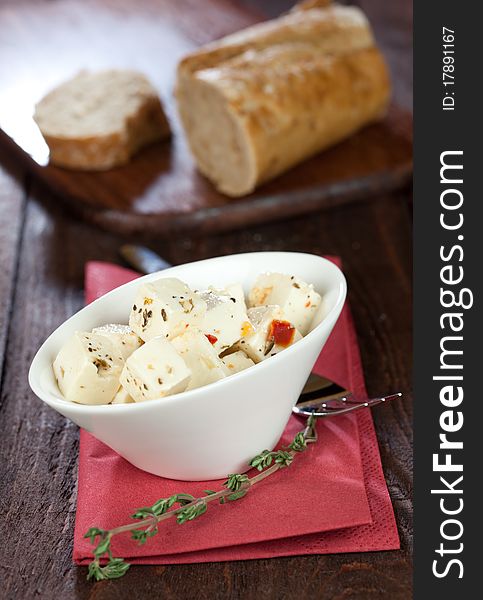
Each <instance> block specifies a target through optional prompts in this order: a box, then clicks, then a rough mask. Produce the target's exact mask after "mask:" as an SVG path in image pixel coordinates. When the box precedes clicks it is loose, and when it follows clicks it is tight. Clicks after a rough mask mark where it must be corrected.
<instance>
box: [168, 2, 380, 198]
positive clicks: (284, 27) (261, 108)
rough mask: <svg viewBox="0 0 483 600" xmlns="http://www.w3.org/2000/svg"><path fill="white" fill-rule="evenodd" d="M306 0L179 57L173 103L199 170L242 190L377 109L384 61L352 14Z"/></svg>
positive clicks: (227, 188)
mask: <svg viewBox="0 0 483 600" xmlns="http://www.w3.org/2000/svg"><path fill="white" fill-rule="evenodd" d="M321 4H322V5H323V4H325V3H324V2H322V1H321V0H318V2H316V1H315V2H314V1H312V2H306V3H305V4H304V5H303V6H302V7H301V9H300V10H295V11H293V12H291V13H289V14H287V15H284V16H282V17H280V18H278V19H274V20H272V21H268V22H266V23H262V24H260V25H255V26H253V27H250V28H248V29H246V30H244V31H240V32H238V33H236V34H234V35H230V36H228V37H226V38H223V39H221V40H219V41H218V42H215V43H213V44H210V45H208V46H206V47H204V48H202V49H200V50H198V51H197V52H194V53H193V54H191V55H189V56H187V57H185V58H184V59H183V60H182V61H181V63H180V64H179V66H178V76H177V99H178V106H179V112H180V115H181V120H182V122H183V125H184V128H185V131H186V134H187V137H188V141H189V144H190V148H191V151H192V153H193V155H194V157H195V159H196V161H197V164H198V168H199V170H200V171H201V172H202V173H203V174H204V175H205V176H206V177H208V178H209V179H210V180H211V181H212V182H213V183H214V184H215V186H216V187H217V188H218V189H219V190H220V191H221V192H223V193H225V194H227V195H228V196H242V195H244V194H248V193H250V192H252V191H253V190H254V189H255V187H256V186H257V185H258V184H260V183H262V182H264V181H267V180H269V179H271V178H273V177H275V176H276V175H278V174H280V173H282V172H283V171H285V170H287V169H289V168H290V167H291V166H293V165H295V164H297V163H299V162H300V161H302V160H304V159H305V158H307V157H309V156H311V155H313V154H315V153H317V152H319V151H320V150H322V149H324V148H327V147H328V146H330V145H332V144H335V143H336V142H338V141H340V140H342V139H344V138H346V137H347V136H349V135H351V134H352V133H354V132H355V131H357V130H358V129H360V128H361V127H363V126H364V125H365V124H367V123H370V122H371V121H375V120H377V119H380V118H381V117H382V116H383V115H384V114H385V111H386V107H387V104H388V100H389V94H390V83H389V77H388V72H387V69H386V65H385V63H384V60H383V57H382V55H381V53H380V51H379V50H378V49H377V47H376V46H375V43H374V39H373V36H372V32H371V29H370V26H369V23H368V22H367V19H366V18H365V16H364V14H363V13H362V11H361V10H360V9H358V8H356V7H346V6H338V5H329V6H327V7H325V6H322V7H320V5H321Z"/></svg>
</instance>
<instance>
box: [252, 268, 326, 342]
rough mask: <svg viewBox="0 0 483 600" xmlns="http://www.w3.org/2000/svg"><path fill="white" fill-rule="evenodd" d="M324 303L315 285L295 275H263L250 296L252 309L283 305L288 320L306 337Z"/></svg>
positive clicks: (257, 280)
mask: <svg viewBox="0 0 483 600" xmlns="http://www.w3.org/2000/svg"><path fill="white" fill-rule="evenodd" d="M321 300H322V298H321V297H320V295H319V294H318V293H317V292H316V291H315V290H314V286H313V285H312V284H307V283H305V282H304V281H302V280H301V279H300V278H299V277H295V276H294V275H292V276H291V275H283V274H281V273H263V274H262V275H259V276H258V277H257V279H256V281H255V283H254V285H253V287H252V289H251V290H250V293H249V295H248V305H249V306H250V307H253V306H263V305H267V304H276V305H278V306H280V308H281V309H282V310H283V312H284V313H285V318H286V319H287V320H288V321H290V322H291V323H293V324H294V325H295V327H296V328H297V329H298V331H299V332H300V333H301V334H302V335H306V334H307V333H308V331H309V330H310V325H311V323H312V320H313V318H314V316H315V313H316V312H317V309H318V307H319V306H320V303H321Z"/></svg>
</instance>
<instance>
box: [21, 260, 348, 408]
mask: <svg viewBox="0 0 483 600" xmlns="http://www.w3.org/2000/svg"><path fill="white" fill-rule="evenodd" d="M255 254H256V255H259V256H262V255H270V256H275V255H279V256H280V258H282V257H283V256H292V257H293V256H295V257H297V258H299V257H300V258H303V257H306V258H309V257H310V258H311V259H314V258H315V259H318V260H320V261H321V263H325V265H326V267H328V268H329V270H332V271H333V273H334V274H335V275H336V277H337V282H336V286H337V290H338V295H337V299H336V301H335V303H334V306H333V307H332V308H331V310H330V311H329V312H328V313H327V314H326V315H325V316H324V318H323V319H322V320H321V322H320V323H319V324H318V325H317V326H316V327H315V328H314V329H313V330H312V331H309V333H307V334H306V335H305V336H303V338H302V339H301V340H299V341H298V342H297V343H296V344H293V345H292V346H290V347H288V348H286V349H285V350H284V351H283V352H280V353H278V354H276V355H275V356H273V357H270V360H266V361H262V362H260V363H256V364H255V365H254V366H253V367H250V368H249V369H244V370H243V371H240V372H238V373H234V374H233V375H230V376H229V377H225V378H224V379H220V380H218V381H215V382H213V383H210V384H208V385H206V386H202V387H199V388H195V389H192V390H188V391H184V392H180V393H178V394H172V395H170V396H164V397H161V398H155V399H153V400H147V401H145V402H133V403H128V404H79V403H76V402H70V401H68V400H65V399H62V398H56V397H55V396H53V395H52V394H51V393H50V392H48V391H46V390H45V389H44V388H43V387H42V385H41V384H40V374H41V372H42V371H40V367H37V363H38V362H39V361H40V360H41V358H42V354H43V353H44V352H45V347H46V346H47V345H48V343H49V341H50V339H51V337H52V336H54V335H55V334H56V332H57V331H58V330H59V329H60V328H61V327H63V326H64V325H65V324H66V323H68V322H69V321H70V320H72V319H74V318H75V317H76V316H77V315H78V314H79V313H80V312H82V311H84V310H89V309H92V307H93V306H94V305H95V304H96V303H99V302H102V303H105V302H106V301H108V299H109V296H111V295H113V294H115V293H119V291H120V290H121V289H123V288H124V287H128V286H132V287H134V284H135V282H137V283H138V284H141V283H142V282H143V281H144V280H148V279H153V278H155V276H156V275H161V276H162V275H163V274H166V276H167V277H169V276H170V273H171V271H172V270H173V269H176V268H178V267H185V266H186V267H189V266H192V265H202V264H203V263H209V262H215V261H220V262H221V261H222V260H226V259H231V258H243V257H247V256H250V257H253V255H255ZM262 272H263V271H260V273H262ZM309 283H310V282H309ZM334 287H335V286H334ZM346 294H347V282H346V278H345V276H344V274H343V272H342V270H341V269H340V268H339V267H338V266H337V265H336V264H335V263H333V262H332V261H330V260H328V259H327V258H324V257H323V256H319V255H317V254H310V253H308V252H279V251H261V252H242V253H237V254H226V255H221V256H214V257H211V258H206V259H202V260H197V261H192V262H189V263H182V264H180V265H173V266H172V267H170V268H168V269H164V270H162V271H156V272H155V273H149V274H147V275H144V276H141V277H139V278H136V279H134V280H132V281H128V282H126V283H124V284H122V285H120V286H118V287H116V288H114V289H113V290H110V291H109V292H107V293H106V294H104V295H102V296H101V297H99V298H96V299H95V300H94V301H93V302H91V303H90V304H87V305H85V306H83V307H82V308H81V309H79V310H78V311H77V312H75V313H74V314H73V315H71V316H70V317H69V318H68V319H66V320H65V321H63V322H62V323H61V324H60V325H59V326H58V327H56V328H55V329H54V330H53V331H52V332H51V333H50V334H49V336H48V337H47V338H46V339H45V340H44V342H43V343H42V345H41V346H40V348H39V349H38V350H37V352H36V353H35V355H34V358H33V359H32V362H31V364H30V368H29V373H28V382H29V385H30V388H31V390H32V391H33V392H34V394H35V395H36V396H37V397H38V398H39V399H40V400H42V402H45V403H46V404H48V405H49V406H51V407H53V408H55V409H56V410H59V411H60V412H62V407H68V409H69V412H76V413H83V414H87V413H92V414H94V413H96V414H103V413H106V414H108V413H112V411H127V412H129V411H138V412H139V411H141V410H148V409H149V408H155V407H156V406H160V405H168V404H172V403H173V402H181V401H183V400H185V399H188V400H191V399H192V398H193V397H195V396H196V395H197V394H199V395H202V394H206V393H207V391H208V390H214V389H215V386H216V388H217V389H218V388H220V387H222V386H225V385H229V384H230V382H233V381H235V380H236V381H238V382H241V381H242V380H243V378H244V377H247V376H250V375H251V374H252V373H253V370H254V369H258V370H257V372H258V373H259V372H260V369H262V368H270V365H272V366H273V365H276V364H278V362H279V361H280V360H286V359H288V358H289V357H290V356H291V355H292V353H293V352H297V351H298V350H299V349H301V348H302V347H304V346H305V345H306V344H307V343H309V342H310V340H311V339H313V336H314V335H315V334H316V332H318V331H320V329H321V328H322V327H323V325H324V323H326V322H327V321H328V320H329V319H330V318H331V317H332V318H333V317H334V315H335V314H337V313H340V312H341V310H342V308H343V305H344V302H345V299H346ZM336 319H337V317H336ZM37 371H38V372H37ZM46 397H47V398H48V400H46Z"/></svg>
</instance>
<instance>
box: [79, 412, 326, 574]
mask: <svg viewBox="0 0 483 600" xmlns="http://www.w3.org/2000/svg"><path fill="white" fill-rule="evenodd" d="M316 441H317V432H316V430H315V417H314V416H311V417H309V418H308V420H307V425H306V427H305V428H304V429H303V430H302V431H299V432H298V433H297V435H296V436H295V437H294V439H293V440H292V442H291V444H289V446H287V447H286V448H282V449H280V450H275V451H273V452H270V451H269V450H264V451H263V452H261V453H260V454H258V455H257V456H255V457H254V458H253V459H252V460H251V461H250V463H249V465H250V467H252V468H254V469H257V471H258V473H257V474H256V475H254V476H253V477H249V476H248V475H247V474H246V473H241V474H240V473H233V474H231V475H228V478H227V480H226V481H225V482H224V483H223V488H222V489H221V490H218V491H214V490H204V493H205V496H203V497H199V498H196V497H195V496H193V495H191V494H186V493H180V494H174V495H173V496H169V498H160V499H159V500H157V501H156V502H155V503H154V504H153V505H152V506H143V507H141V508H138V509H137V510H136V512H135V513H134V514H132V515H131V518H132V519H134V520H135V522H133V523H129V524H127V525H121V526H119V527H114V528H113V529H100V528H99V527H91V528H90V529H89V530H88V531H87V532H86V534H85V535H84V537H85V538H88V539H89V540H90V542H91V544H93V545H95V548H94V550H93V555H94V558H93V560H92V561H91V563H90V564H89V569H88V574H87V579H95V580H96V581H101V580H103V579H117V578H119V577H122V576H123V575H124V574H125V573H126V571H127V570H128V569H129V566H130V565H129V563H127V562H126V561H125V560H124V559H123V558H114V557H113V555H112V551H111V540H112V538H113V537H114V536H115V535H119V534H121V533H128V532H129V533H130V534H131V539H133V540H134V541H136V542H138V544H145V543H146V542H147V540H148V539H149V538H150V537H153V536H155V535H156V534H157V533H159V529H158V525H159V523H160V522H161V521H164V520H166V519H169V518H171V517H175V518H176V522H177V523H178V525H183V524H184V523H187V522H188V521H193V520H194V519H197V518H198V517H200V516H201V515H203V514H204V513H205V512H206V511H207V510H208V504H209V503H210V502H215V501H218V502H219V503H220V504H225V503H226V502H234V501H236V500H239V499H240V498H243V497H244V496H245V495H246V494H247V493H248V491H249V489H250V488H251V487H252V486H253V485H255V484H256V483H259V482H260V481H262V480H263V479H265V478H267V477H269V476H270V475H273V473H275V472H276V471H278V470H279V469H282V468H285V467H289V466H290V465H291V464H292V462H293V460H294V458H295V456H296V455H297V453H300V452H303V451H304V450H305V449H306V448H307V444H310V443H314V442H316ZM101 560H102V561H103V562H105V561H106V560H107V562H106V564H105V565H104V566H102V565H101Z"/></svg>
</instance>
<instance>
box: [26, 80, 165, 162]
mask: <svg viewBox="0 0 483 600" xmlns="http://www.w3.org/2000/svg"><path fill="white" fill-rule="evenodd" d="M34 119H35V121H36V123H37V125H38V126H39V128H40V131H41V132H42V134H43V136H44V138H45V141H46V142H47V145H48V146H49V149H50V161H51V163H53V164H55V165H59V166H62V167H68V168H72V169H82V170H104V169H110V168H111V167H115V166H118V165H123V164H125V163H127V162H128V161H129V159H130V158H131V156H132V155H133V154H135V153H136V152H137V151H138V150H139V149H140V148H142V147H143V146H146V145H147V144H150V143H152V142H154V141H155V140H159V139H162V138H166V137H168V136H169V133H170V130H169V124H168V121H167V119H166V116H165V114H164V111H163V108H162V106H161V102H160V100H159V97H158V95H157V92H156V90H155V89H154V88H153V86H152V85H151V84H150V83H149V81H148V80H147V79H146V77H144V75H142V74H140V73H137V72H136V71H128V70H107V71H98V72H90V71H81V72H80V73H78V74H77V75H76V76H75V77H74V78H73V79H70V80H69V81H66V82H65V83H62V84H61V85H59V86H58V87H56V88H55V89H53V90H52V91H51V92H49V93H48V94H47V95H46V96H45V97H44V98H43V99H42V100H41V101H40V102H39V103H38V104H37V106H36V107H35V114H34Z"/></svg>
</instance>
